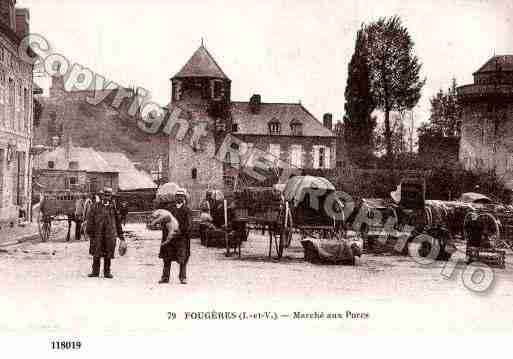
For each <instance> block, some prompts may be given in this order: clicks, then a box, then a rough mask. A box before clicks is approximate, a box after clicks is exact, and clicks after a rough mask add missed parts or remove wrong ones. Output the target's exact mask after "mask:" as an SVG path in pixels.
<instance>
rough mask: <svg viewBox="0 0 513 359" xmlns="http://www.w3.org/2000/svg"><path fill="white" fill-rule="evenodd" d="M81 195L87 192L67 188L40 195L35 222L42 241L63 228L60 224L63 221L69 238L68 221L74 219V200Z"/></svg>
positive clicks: (85, 194)
mask: <svg viewBox="0 0 513 359" xmlns="http://www.w3.org/2000/svg"><path fill="white" fill-rule="evenodd" d="M83 196H88V194H87V193H84V192H72V191H68V190H66V191H51V192H44V193H43V194H42V195H41V202H40V206H39V215H38V219H37V223H38V229H39V235H40V237H41V240H42V241H43V242H46V241H48V240H49V239H51V238H52V237H55V235H56V234H57V233H59V232H60V231H61V230H64V228H63V226H62V225H61V224H62V223H63V222H66V224H67V228H68V229H67V239H69V236H70V228H71V223H70V222H71V221H73V219H74V214H75V206H76V202H77V200H78V199H80V198H82V197H83Z"/></svg>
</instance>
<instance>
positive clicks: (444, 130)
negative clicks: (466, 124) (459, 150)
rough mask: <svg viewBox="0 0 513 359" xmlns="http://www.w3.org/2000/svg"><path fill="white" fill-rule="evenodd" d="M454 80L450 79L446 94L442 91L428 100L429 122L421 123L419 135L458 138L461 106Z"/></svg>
mask: <svg viewBox="0 0 513 359" xmlns="http://www.w3.org/2000/svg"><path fill="white" fill-rule="evenodd" d="M456 88H457V83H456V79H455V78H453V79H452V83H451V86H450V87H449V88H448V90H447V92H444V91H443V90H442V89H440V91H438V93H437V94H436V95H435V96H433V97H432V98H431V99H430V102H431V117H430V118H429V122H427V123H426V122H425V123H423V124H422V125H421V126H420V127H419V129H418V132H419V135H423V134H430V135H436V136H443V137H445V136H459V135H460V124H461V106H460V104H459V102H458V96H457V93H456Z"/></svg>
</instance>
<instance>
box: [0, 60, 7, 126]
mask: <svg viewBox="0 0 513 359" xmlns="http://www.w3.org/2000/svg"><path fill="white" fill-rule="evenodd" d="M6 86H7V83H6V82H5V71H4V70H3V69H0V126H3V125H5V109H6V107H7V106H6V105H7V99H6V98H5V97H6V93H7V91H6Z"/></svg>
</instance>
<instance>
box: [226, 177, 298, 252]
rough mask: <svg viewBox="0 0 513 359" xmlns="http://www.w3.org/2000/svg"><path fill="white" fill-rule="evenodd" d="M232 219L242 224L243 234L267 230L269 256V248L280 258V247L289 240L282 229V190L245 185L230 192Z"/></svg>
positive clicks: (287, 243)
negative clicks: (231, 196)
mask: <svg viewBox="0 0 513 359" xmlns="http://www.w3.org/2000/svg"><path fill="white" fill-rule="evenodd" d="M232 207H233V209H232V211H233V219H232V222H236V223H240V224H242V225H241V227H242V228H244V231H245V237H246V238H247V237H248V236H249V233H250V231H251V230H255V231H261V232H262V234H263V233H265V232H266V231H267V233H268V235H269V257H271V256H272V248H273V244H274V248H275V249H276V253H277V256H278V258H281V256H282V254H283V249H284V248H285V247H287V246H288V245H289V243H290V235H288V234H287V233H284V229H285V228H284V226H283V223H284V206H283V201H282V194H281V191H280V190H279V189H278V188H276V187H246V188H243V189H240V190H237V191H235V192H234V193H233V202H232Z"/></svg>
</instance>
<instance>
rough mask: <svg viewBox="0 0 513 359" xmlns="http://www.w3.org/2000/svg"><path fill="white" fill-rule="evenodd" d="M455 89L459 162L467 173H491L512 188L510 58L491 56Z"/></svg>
mask: <svg viewBox="0 0 513 359" xmlns="http://www.w3.org/2000/svg"><path fill="white" fill-rule="evenodd" d="M473 75H474V83H473V84H470V85H465V86H461V87H459V88H458V100H459V103H460V104H461V107H462V123H461V139H460V150H459V160H460V162H461V163H462V164H463V166H464V167H465V168H466V169H469V170H480V171H487V170H494V171H495V172H496V174H497V175H498V176H499V177H500V178H502V179H503V180H504V181H505V184H506V185H507V186H508V187H510V188H513V55H505V56H504V55H503V56H494V57H492V58H491V59H490V60H488V61H487V62H486V63H485V64H484V65H483V66H482V67H481V68H480V69H479V70H477V71H476V72H475V73H474V74H473Z"/></svg>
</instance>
